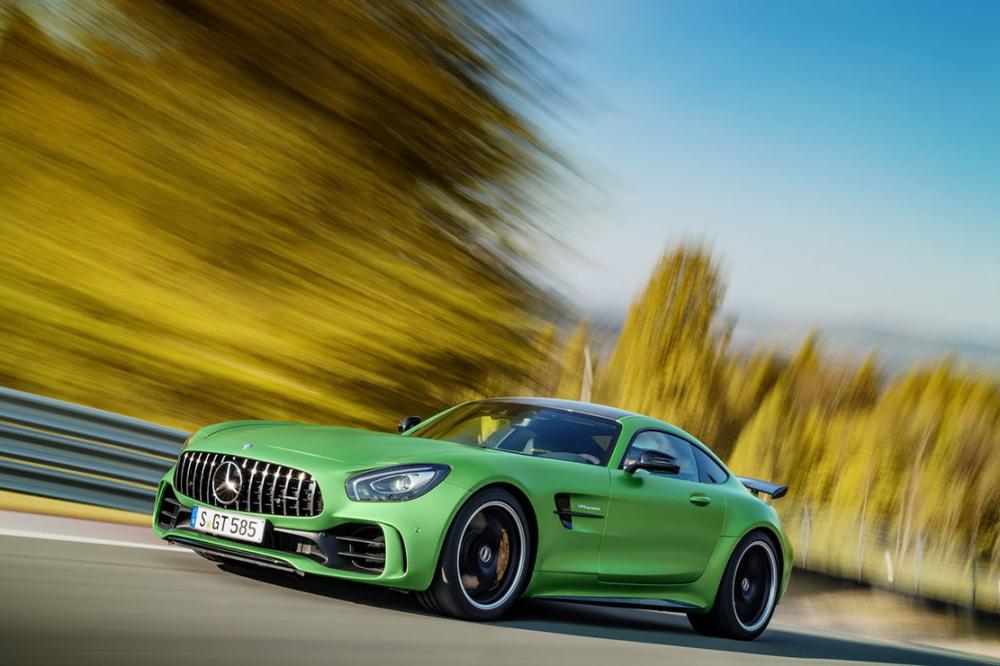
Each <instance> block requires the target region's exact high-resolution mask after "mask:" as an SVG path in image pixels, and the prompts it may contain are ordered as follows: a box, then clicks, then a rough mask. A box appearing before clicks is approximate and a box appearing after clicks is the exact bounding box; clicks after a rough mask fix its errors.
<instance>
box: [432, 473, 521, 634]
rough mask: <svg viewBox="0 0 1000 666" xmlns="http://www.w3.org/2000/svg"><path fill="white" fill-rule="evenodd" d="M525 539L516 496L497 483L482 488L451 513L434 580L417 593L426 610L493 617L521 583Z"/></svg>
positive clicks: (511, 600) (515, 596)
mask: <svg viewBox="0 0 1000 666" xmlns="http://www.w3.org/2000/svg"><path fill="white" fill-rule="evenodd" d="M531 545H532V544H531V531H530V529H529V528H528V520H527V517H526V516H525V514H524V509H523V508H522V507H521V505H520V503H519V502H518V501H517V499H516V498H515V497H514V496H513V495H511V494H510V493H509V492H507V491H506V490H503V489H501V488H487V489H486V490H484V491H482V492H480V493H477V494H476V495H474V496H472V497H471V498H470V499H469V501H468V502H466V503H465V505H464V506H462V508H461V509H460V510H459V512H458V514H457V515H456V516H455V519H454V520H453V521H452V524H451V527H450V528H448V535H447V536H446V537H445V540H444V547H443V548H442V550H441V556H440V559H439V562H438V567H437V572H436V573H435V574H434V582H432V583H431V586H430V587H429V588H428V589H427V590H426V591H425V592H421V593H419V594H418V595H417V599H418V601H419V602H420V604H421V605H422V606H423V607H424V608H427V609H428V610H431V611H432V612H437V613H441V614H445V615H451V616H452V617H457V618H460V619H463V620H476V621H480V622H482V621H489V620H495V619H497V618H499V617H500V616H501V615H503V614H504V613H505V612H506V611H507V610H508V609H509V608H510V607H511V606H512V605H513V604H514V602H515V601H517V599H518V597H520V596H521V593H522V592H523V591H524V588H525V586H526V585H527V582H528V578H529V571H528V567H529V565H530V562H531V557H530V555H531Z"/></svg>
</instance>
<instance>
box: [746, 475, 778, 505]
mask: <svg viewBox="0 0 1000 666" xmlns="http://www.w3.org/2000/svg"><path fill="white" fill-rule="evenodd" d="M736 478H737V479H739V480H740V483H742V484H743V485H744V486H746V487H747V488H748V489H749V490H750V492H751V493H753V495H754V497H757V496H759V495H760V494H761V493H764V494H765V495H770V496H771V499H778V498H779V497H784V496H785V493H787V492H788V486H779V485H778V484H776V483H768V482H767V481H761V480H760V479H751V478H750V477H748V476H737V477H736Z"/></svg>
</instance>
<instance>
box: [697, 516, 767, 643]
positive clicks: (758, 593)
mask: <svg viewBox="0 0 1000 666" xmlns="http://www.w3.org/2000/svg"><path fill="white" fill-rule="evenodd" d="M779 576H780V573H779V570H778V556H777V547H776V546H775V544H774V540H773V539H771V537H770V536H768V535H767V534H764V533H763V532H753V533H751V534H749V535H748V536H747V537H746V538H744V539H743V540H742V541H741V542H740V543H739V545H738V546H737V547H736V550H735V551H734V552H733V555H732V557H731V558H730V559H729V564H728V565H726V572H725V574H724V575H723V576H722V582H721V583H720V584H719V591H718V592H717V593H716V595H715V603H714V604H713V605H712V608H711V609H710V610H709V611H708V612H707V613H702V614H696V613H689V614H688V621H689V622H690V623H691V626H692V627H694V629H695V631H697V632H699V633H702V634H705V635H708V636H724V637H726V638H736V639H740V640H745V641H750V640H753V639H755V638H757V636H759V635H760V634H761V633H762V632H763V631H764V629H765V628H767V625H768V623H769V622H770V621H771V616H772V615H773V614H774V606H775V603H776V601H777V597H778V584H779V580H780V578H779Z"/></svg>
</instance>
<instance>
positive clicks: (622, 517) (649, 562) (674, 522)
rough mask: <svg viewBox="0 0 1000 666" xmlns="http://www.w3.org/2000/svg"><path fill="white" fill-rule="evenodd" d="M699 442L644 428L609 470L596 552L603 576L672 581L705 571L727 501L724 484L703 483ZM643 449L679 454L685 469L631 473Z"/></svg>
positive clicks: (655, 582)
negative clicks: (601, 533) (630, 465)
mask: <svg viewBox="0 0 1000 666" xmlns="http://www.w3.org/2000/svg"><path fill="white" fill-rule="evenodd" d="M694 446H695V445H694V444H691V443H690V442H688V441H687V440H685V439H682V438H680V437H677V436H676V435H672V434H670V433H667V432H662V431H659V430H641V431H639V432H637V433H636V434H635V435H634V436H633V438H632V441H631V442H630V443H629V447H628V449H627V450H626V453H625V455H624V456H623V458H622V462H621V464H620V465H618V467H617V468H616V469H612V470H610V473H611V499H610V503H609V507H608V515H607V517H606V519H605V527H604V538H603V539H602V541H601V549H600V554H599V558H598V572H599V579H600V580H602V581H607V582H623V583H641V584H650V585H669V584H677V583H689V582H691V581H694V580H697V579H698V578H699V577H700V576H701V574H702V572H703V571H704V570H705V568H706V566H707V565H708V560H709V558H710V557H711V555H712V552H713V551H714V550H715V546H716V544H717V543H718V540H719V535H720V534H721V532H722V527H723V522H724V521H725V517H726V507H725V499H724V498H725V496H724V493H723V492H720V491H719V488H720V486H718V485H715V484H713V483H711V482H709V483H702V482H701V481H699V478H700V477H699V468H698V463H697V461H696V457H695V456H696V451H695V450H694V448H693V447H694ZM644 449H654V450H657V451H660V452H662V453H665V454H667V455H669V456H671V457H673V458H674V459H675V460H677V462H678V464H679V466H680V471H679V472H678V473H677V474H660V473H657V474H651V473H650V472H648V471H646V470H638V471H636V472H635V473H629V472H627V471H625V468H626V467H627V466H628V463H629V462H630V461H633V460H637V459H638V457H639V454H640V453H641V452H642V451H643V450H644ZM697 453H702V452H700V451H698V452H697ZM702 455H705V454H703V453H702Z"/></svg>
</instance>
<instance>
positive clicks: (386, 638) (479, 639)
mask: <svg viewBox="0 0 1000 666" xmlns="http://www.w3.org/2000/svg"><path fill="white" fill-rule="evenodd" d="M779 617H780V616H779ZM820 662H822V663H826V664H837V665H841V664H842V665H846V664H850V663H872V664H921V665H923V664H927V665H930V664H943V665H948V666H951V665H954V666H959V665H965V664H976V663H985V662H983V661H979V660H975V659H973V658H971V657H968V658H966V657H963V656H959V655H958V654H952V653H947V652H937V651H931V650H923V649H919V648H916V647H910V646H905V645H898V644H890V643H881V642H868V641H864V640H860V639H851V638H844V637H824V636H820V635H815V634H811V633H807V632H803V631H799V630H792V629H789V628H787V627H782V626H781V625H780V624H772V625H771V627H770V628H769V629H768V630H767V631H766V632H765V633H764V635H763V636H762V637H761V638H759V639H758V640H757V641H755V642H752V643H742V642H737V641H728V640H721V639H711V638H704V637H702V636H698V635H696V634H694V633H693V632H692V631H691V630H690V629H689V628H688V625H687V621H686V620H685V618H684V617H683V616H682V615H670V614H663V613H654V612H649V611H630V610H620V609H604V608H595V607H586V606H576V605H570V604H559V603H541V602H525V603H523V604H522V605H521V606H520V607H518V608H516V609H515V612H514V613H513V614H512V615H511V616H510V617H509V619H507V620H505V621H503V622H500V623H497V624H474V623H467V622H459V621H456V620H451V619H446V618H441V617H436V616H433V615H428V614H426V613H424V612H422V611H421V610H420V609H419V607H418V606H417V604H416V603H415V601H414V600H412V599H411V598H410V597H409V596H408V595H404V594H401V593H398V592H393V591H390V590H382V589H378V588H372V587H368V586H363V585H356V584H345V583H340V582H335V581H327V580H316V579H300V578H296V577H292V576H288V575H284V574H277V573H276V574H271V573H268V572H263V571H246V570H239V569H228V568H227V569H223V568H220V567H219V566H218V565H216V564H213V563H211V562H208V561H206V560H203V559H201V558H199V557H197V556H195V555H194V554H192V553H190V552H188V551H184V550H177V551H176V552H174V551H168V550H156V549H148V548H129V547H120V546H110V545H100V544H93V543H76V542H71V541H52V540H46V539H34V538H23V537H14V536H0V664H4V665H5V666H13V665H18V666H19V665H21V664H24V665H27V666H37V665H40V664H73V665H78V664H105V665H111V664H130V665H137V664H138V665H146V664H171V665H174V666H176V665H178V664H211V665H213V666H215V665H219V666H221V665H224V664H241V665H243V664H298V663H303V664H305V663H309V664H317V665H318V664H350V665H352V666H363V665H367V664H372V665H374V664H378V665H379V666H387V665H396V664H401V665H404V666H410V665H411V664H456V665H459V664H460V665H462V666H469V665H476V666H492V665H495V664H511V665H514V664H517V665H524V664H566V665H570V664H572V665H573V666H581V665H587V664H595V665H600V666H616V665H618V664H628V665H629V666H632V665H638V664H657V665H663V664H699V665H702V666H703V665H705V664H789V665H791V664H799V663H820Z"/></svg>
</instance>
